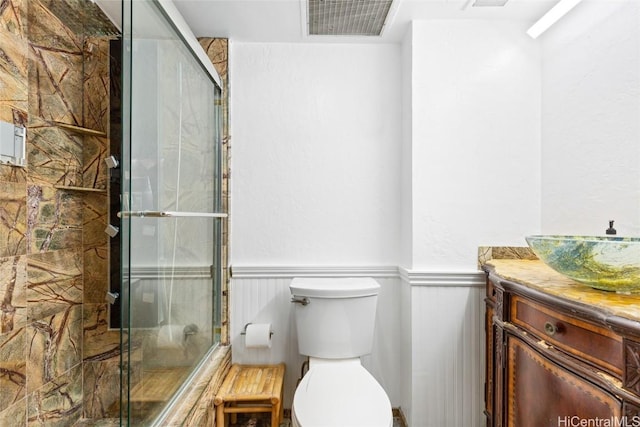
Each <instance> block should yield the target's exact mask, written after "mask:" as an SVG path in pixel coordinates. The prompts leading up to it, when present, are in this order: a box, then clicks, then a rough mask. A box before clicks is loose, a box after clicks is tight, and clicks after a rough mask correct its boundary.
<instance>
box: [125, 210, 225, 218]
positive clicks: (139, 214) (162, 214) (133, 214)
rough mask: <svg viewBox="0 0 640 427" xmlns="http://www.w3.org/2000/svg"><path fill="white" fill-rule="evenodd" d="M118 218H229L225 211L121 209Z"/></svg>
mask: <svg viewBox="0 0 640 427" xmlns="http://www.w3.org/2000/svg"><path fill="white" fill-rule="evenodd" d="M117 215H118V218H145V217H149V218H172V217H173V218H185V217H191V218H227V217H228V216H229V214H226V213H223V212H211V213H209V212H172V211H120V212H118V214H117Z"/></svg>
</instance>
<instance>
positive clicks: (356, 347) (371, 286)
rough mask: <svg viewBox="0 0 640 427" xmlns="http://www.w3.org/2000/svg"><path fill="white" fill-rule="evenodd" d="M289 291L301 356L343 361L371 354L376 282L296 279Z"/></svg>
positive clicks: (376, 294) (363, 279)
mask: <svg viewBox="0 0 640 427" xmlns="http://www.w3.org/2000/svg"><path fill="white" fill-rule="evenodd" d="M289 290H290V291H291V295H292V297H291V300H292V302H293V303H294V304H293V309H294V318H295V322H296V329H297V336H298V351H299V352H300V354H303V355H306V356H311V357H318V358H324V359H346V358H353V357H360V356H363V355H365V354H369V353H371V348H372V346H373V332H374V326H375V318H376V305H377V302H378V292H379V291H380V285H379V284H378V282H376V281H375V280H373V279H372V278H368V277H364V278H295V279H293V280H292V281H291V285H290V286H289ZM298 301H299V302H298Z"/></svg>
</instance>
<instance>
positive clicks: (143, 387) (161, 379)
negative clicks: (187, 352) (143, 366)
mask: <svg viewBox="0 0 640 427" xmlns="http://www.w3.org/2000/svg"><path fill="white" fill-rule="evenodd" d="M189 372H190V369H189V368H188V367H184V368H183V367H174V368H157V369H149V370H145V371H144V372H143V373H142V380H141V381H140V382H139V383H138V384H136V385H135V387H133V389H132V390H131V394H130V395H129V399H130V401H131V402H132V403H133V402H136V403H137V402H139V403H152V402H166V401H167V400H169V399H170V398H171V396H173V393H175V392H176V390H177V389H178V387H180V385H181V384H182V383H183V382H184V380H185V379H186V378H187V376H188V375H189Z"/></svg>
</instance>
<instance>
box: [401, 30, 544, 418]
mask: <svg viewBox="0 0 640 427" xmlns="http://www.w3.org/2000/svg"><path fill="white" fill-rule="evenodd" d="M525 30H526V25H525V24H523V23H508V22H500V21H474V20H459V21H450V20H437V21H436V20H433V21H414V22H413V23H412V25H411V28H410V30H409V33H408V34H407V37H406V38H405V40H404V45H403V64H404V65H405V67H409V68H410V70H406V69H405V70H403V71H404V74H403V79H404V82H403V84H404V85H405V92H404V93H405V98H404V99H403V107H404V111H403V114H404V117H403V119H404V120H409V123H408V124H407V123H406V122H403V130H404V132H405V133H404V138H403V142H404V144H405V145H403V153H404V154H403V160H404V159H407V163H409V162H410V165H411V166H410V168H409V170H410V171H411V172H410V175H411V178H410V182H411V188H410V190H409V191H410V196H409V197H406V196H405V197H403V199H402V203H403V212H407V211H408V212H410V217H409V220H410V221H411V240H410V242H409V253H410V256H409V257H408V258H409V264H404V265H403V267H404V269H403V270H402V271H403V274H402V278H403V281H402V288H401V289H402V292H401V300H400V301H401V309H402V313H409V314H408V316H409V319H408V320H407V319H406V318H405V316H403V321H402V326H403V348H402V351H403V352H404V355H403V361H407V363H409V364H410V365H409V367H406V366H405V367H403V369H402V376H403V381H404V382H408V383H409V384H410V387H411V388H410V392H409V393H407V391H406V390H405V389H404V388H403V394H402V397H403V401H402V403H401V406H402V408H403V412H404V413H405V416H406V417H407V418H408V421H409V424H410V425H411V427H440V426H445V425H446V426H452V427H454V426H455V427H458V426H459V427H463V426H464V427H480V426H482V425H484V423H485V420H484V415H483V412H482V411H483V405H484V399H483V383H484V358H483V354H484V342H483V340H484V333H483V313H484V310H483V297H484V285H483V283H484V282H483V280H484V278H483V276H482V274H480V273H476V272H475V271H476V269H477V267H476V266H477V250H478V246H481V245H495V246H501V245H504V246H522V245H524V244H525V242H524V236H525V235H526V234H527V233H528V232H537V231H538V230H539V227H540V166H539V162H540V97H541V94H540V49H539V47H538V45H537V44H536V43H535V42H534V41H532V40H531V39H529V38H528V37H527V36H526V35H525ZM406 85H409V88H410V90H406ZM406 144H408V146H406ZM403 171H405V169H404V168H403ZM405 173H406V171H405ZM403 183H404V181H403ZM403 191H407V189H403ZM403 220H406V218H405V217H404V215H403ZM405 249H406V248H405ZM402 261H403V262H407V258H406V257H403V259H402ZM438 272H441V273H442V274H439V273H438ZM456 272H460V273H461V274H460V275H459V276H457V275H456ZM465 272H466V273H465ZM407 323H408V324H407ZM406 329H408V330H409V332H408V335H409V336H408V337H407V336H406V335H407V332H406ZM407 394H408V396H407Z"/></svg>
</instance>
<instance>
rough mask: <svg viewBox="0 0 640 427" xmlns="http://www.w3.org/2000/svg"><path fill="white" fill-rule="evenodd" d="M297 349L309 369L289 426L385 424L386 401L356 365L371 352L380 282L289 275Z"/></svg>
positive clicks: (366, 426)
mask: <svg viewBox="0 0 640 427" xmlns="http://www.w3.org/2000/svg"><path fill="white" fill-rule="evenodd" d="M289 288H290V290H291V294H292V299H291V302H292V303H295V313H294V317H295V321H296V326H297V336H298V349H299V351H300V353H301V354H303V355H306V356H309V370H308V371H307V373H306V374H305V375H304V377H303V378H302V380H301V381H300V383H299V384H298V387H297V388H296V391H295V394H294V397H293V405H292V408H291V409H292V410H291V413H292V416H291V418H292V422H293V426H294V427H391V426H392V425H393V416H392V411H391V402H390V401H389V398H388V397H387V394H386V393H385V391H384V389H383V388H382V386H381V385H380V384H379V383H378V382H377V381H376V379H375V378H374V377H373V375H371V374H370V373H369V371H367V370H366V369H365V368H364V367H363V366H362V364H361V363H360V356H364V355H365V354H369V353H371V349H372V346H373V332H374V325H375V313H376V305H377V297H378V292H379V290H380V285H379V284H378V283H377V282H376V281H375V280H373V279H371V278H346V279H344V278H342V279H340V278H336V279H329V278H323V279H315V278H295V279H293V280H292V282H291V285H290V287H289Z"/></svg>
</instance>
